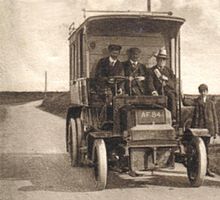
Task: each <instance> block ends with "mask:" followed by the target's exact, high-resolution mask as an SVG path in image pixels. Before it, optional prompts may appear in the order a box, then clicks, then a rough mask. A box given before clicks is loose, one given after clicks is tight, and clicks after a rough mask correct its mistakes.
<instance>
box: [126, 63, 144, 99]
mask: <svg viewBox="0 0 220 200" xmlns="http://www.w3.org/2000/svg"><path fill="white" fill-rule="evenodd" d="M123 66H124V74H125V76H128V77H129V76H132V77H137V76H144V77H145V80H144V81H138V80H133V81H132V82H131V95H144V94H146V75H147V69H146V67H145V65H144V64H142V63H138V64H137V66H135V67H134V66H132V63H131V62H130V60H127V61H125V62H123ZM125 92H126V93H127V94H129V82H128V81H126V84H125Z"/></svg>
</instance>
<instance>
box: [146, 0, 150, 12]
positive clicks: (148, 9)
mask: <svg viewBox="0 0 220 200" xmlns="http://www.w3.org/2000/svg"><path fill="white" fill-rule="evenodd" d="M147 12H151V0H147Z"/></svg>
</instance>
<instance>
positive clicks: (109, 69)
mask: <svg viewBox="0 0 220 200" xmlns="http://www.w3.org/2000/svg"><path fill="white" fill-rule="evenodd" d="M120 50H121V46H120V45H116V44H110V45H109V46H108V51H109V56H108V57H105V58H101V59H100V60H99V62H98V64H97V67H96V72H95V79H96V80H97V84H98V87H100V88H102V89H106V87H107V88H111V90H112V93H113V95H115V94H114V93H115V92H114V85H110V84H109V83H108V82H107V80H108V78H109V77H111V76H123V75H124V73H123V67H122V63H121V62H120V61H119V60H118V56H119V55H120ZM118 92H120V93H122V88H121V87H120V86H119V87H118Z"/></svg>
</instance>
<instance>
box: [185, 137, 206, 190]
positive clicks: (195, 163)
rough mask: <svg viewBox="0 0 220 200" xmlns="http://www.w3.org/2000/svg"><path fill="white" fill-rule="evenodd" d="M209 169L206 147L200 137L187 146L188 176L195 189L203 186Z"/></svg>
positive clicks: (194, 138) (193, 139)
mask: <svg viewBox="0 0 220 200" xmlns="http://www.w3.org/2000/svg"><path fill="white" fill-rule="evenodd" d="M206 169H207V155H206V147H205V144H204V142H203V140H202V139H201V138H200V137H193V138H192V140H191V141H190V142H189V144H188V146H187V175H188V179H189V181H190V183H191V185H192V186H193V187H199V186H201V185H202V184H203V181H204V178H205V174H206Z"/></svg>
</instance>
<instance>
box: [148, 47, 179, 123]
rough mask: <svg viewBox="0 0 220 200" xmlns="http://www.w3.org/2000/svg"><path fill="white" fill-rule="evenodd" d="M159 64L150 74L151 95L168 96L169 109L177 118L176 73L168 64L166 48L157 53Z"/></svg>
mask: <svg viewBox="0 0 220 200" xmlns="http://www.w3.org/2000/svg"><path fill="white" fill-rule="evenodd" d="M155 57H156V60H157V64H156V65H155V66H153V67H152V68H151V70H150V71H149V76H148V79H147V81H148V83H147V86H148V90H149V92H150V94H151V95H154V96H157V95H166V96H167V97H168V109H169V110H170V111H171V113H172V117H173V119H174V120H175V119H176V92H175V82H176V78H175V75H174V73H173V71H172V69H170V68H169V67H167V66H166V61H167V59H168V57H167V52H166V50H165V49H160V50H159V52H158V54H157V55H155Z"/></svg>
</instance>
